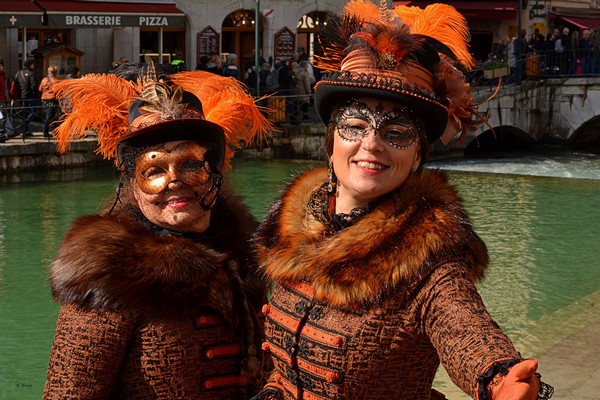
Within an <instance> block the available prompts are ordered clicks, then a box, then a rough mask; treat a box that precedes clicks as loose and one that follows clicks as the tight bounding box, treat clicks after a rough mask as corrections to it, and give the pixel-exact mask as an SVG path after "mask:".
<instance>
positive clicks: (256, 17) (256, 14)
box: [254, 0, 520, 96]
mask: <svg viewBox="0 0 600 400" xmlns="http://www.w3.org/2000/svg"><path fill="white" fill-rule="evenodd" d="M519 1H520V0H519ZM259 24H260V0H256V11H255V12H254V76H255V77H256V82H255V89H256V96H260V82H259V81H260V79H259V76H260V72H259V71H260V69H259V65H258V59H259V54H258V53H259V52H258V33H259V31H258V26H259Z"/></svg>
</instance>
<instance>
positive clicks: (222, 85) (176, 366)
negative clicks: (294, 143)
mask: <svg viewBox="0 0 600 400" xmlns="http://www.w3.org/2000/svg"><path fill="white" fill-rule="evenodd" d="M56 86H57V92H58V96H59V97H62V98H69V101H70V104H71V108H72V109H71V111H70V112H69V113H68V114H67V116H66V118H65V119H64V121H62V124H61V125H60V127H59V128H58V129H57V130H56V131H55V132H54V134H55V136H56V138H57V141H58V143H59V146H60V149H61V150H65V149H66V148H67V146H68V145H69V143H70V142H71V140H72V139H73V138H75V137H81V136H84V135H85V134H86V132H87V131H88V130H92V131H95V132H97V134H98V143H99V152H100V153H101V154H103V155H104V156H105V157H106V158H109V159H113V158H114V159H115V161H116V164H117V166H118V168H119V171H120V175H121V180H120V184H119V190H118V191H117V193H116V195H115V196H114V198H113V199H111V201H110V202H109V203H108V205H107V207H106V208H105V209H104V211H103V212H101V213H100V215H96V216H86V217H82V218H78V219H77V220H76V221H75V222H74V224H73V226H72V227H71V228H70V229H69V231H68V232H67V233H66V235H65V237H64V239H63V242H62V244H61V246H60V249H59V251H58V254H57V256H56V258H55V260H54V261H53V262H52V265H51V270H50V282H51V287H52V294H53V296H54V298H55V300H56V301H57V302H59V303H60V304H61V309H60V313H59V316H58V322H57V327H56V333H55V338H54V344H53V347H52V352H51V355H50V365H49V368H48V375H47V380H46V385H45V389H44V398H45V399H66V398H78V399H109V398H110V399H176V398H180V399H215V400H216V399H219V400H221V399H241V398H248V397H249V396H251V395H252V394H253V393H255V392H256V391H257V388H258V387H259V385H260V382H261V377H262V368H263V367H262V357H261V351H260V338H261V328H260V325H259V324H258V322H257V310H259V309H260V308H259V306H260V305H261V304H262V302H263V301H264V299H265V286H264V285H263V284H262V283H261V280H260V279H259V277H258V275H257V272H256V265H255V263H254V262H253V257H252V254H251V252H250V251H249V238H250V236H251V234H252V232H253V230H254V229H255V228H256V225H257V223H256V221H255V219H254V218H253V217H252V215H251V214H250V212H249V211H248V209H247V207H246V206H245V205H244V204H243V203H242V202H241V200H240V199H239V198H237V197H236V196H234V195H233V194H232V193H231V191H230V190H228V189H227V188H226V187H223V188H222V182H223V176H222V173H223V172H224V171H226V170H227V169H228V168H229V167H230V164H231V163H230V161H231V157H232V155H233V152H232V150H231V149H232V147H231V146H237V145H238V143H239V141H241V140H252V138H253V136H255V135H256V134H262V133H264V132H266V131H267V130H268V129H269V127H270V124H269V122H268V121H267V120H266V119H264V117H263V116H262V114H261V113H260V111H259V110H258V108H257V107H256V106H255V104H254V101H253V99H252V98H251V97H250V96H248V95H247V94H246V93H245V92H244V90H243V88H242V86H241V85H240V84H239V83H237V82H236V81H235V80H233V79H230V78H220V77H217V76H215V75H213V74H210V73H207V72H201V71H196V72H182V73H178V74H175V75H172V76H166V77H161V79H158V78H157V76H156V74H155V70H154V66H153V65H152V64H150V65H149V66H148V68H147V73H146V75H144V76H139V77H138V78H137V79H136V80H135V81H131V80H130V79H124V78H123V77H121V76H116V75H94V74H89V75H86V76H85V77H83V78H82V79H78V80H72V81H64V82H60V83H59V84H56ZM203 106H204V107H203ZM225 132H227V136H226V135H225Z"/></svg>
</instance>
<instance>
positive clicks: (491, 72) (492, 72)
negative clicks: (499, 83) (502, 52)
mask: <svg viewBox="0 0 600 400" xmlns="http://www.w3.org/2000/svg"><path fill="white" fill-rule="evenodd" d="M508 75H509V68H508V67H500V68H494V69H484V70H483V77H484V78H485V79H494V78H500V77H503V76H508Z"/></svg>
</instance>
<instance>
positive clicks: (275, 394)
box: [250, 388, 283, 400]
mask: <svg viewBox="0 0 600 400" xmlns="http://www.w3.org/2000/svg"><path fill="white" fill-rule="evenodd" d="M250 400H283V393H281V390H279V389H273V388H268V389H264V390H263V391H262V392H260V393H258V394H257V395H256V396H254V397H252V398H251V399H250Z"/></svg>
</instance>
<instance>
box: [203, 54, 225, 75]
mask: <svg viewBox="0 0 600 400" xmlns="http://www.w3.org/2000/svg"><path fill="white" fill-rule="evenodd" d="M209 60H210V58H209V57H208V56H207V55H206V54H203V55H201V56H200V57H199V58H198V63H197V64H196V71H206V70H207V69H208V61H209ZM221 68H223V67H221ZM221 74H222V72H221V73H219V75H221Z"/></svg>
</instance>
